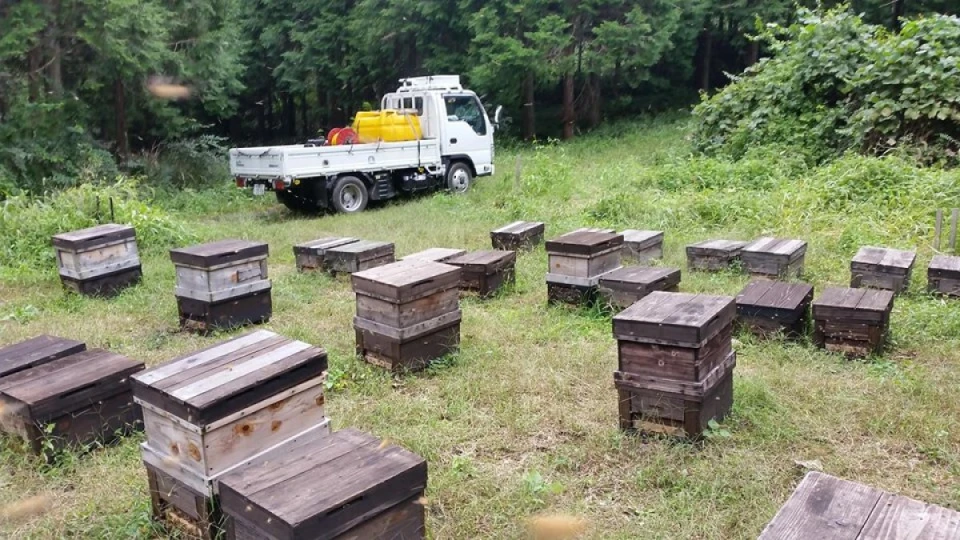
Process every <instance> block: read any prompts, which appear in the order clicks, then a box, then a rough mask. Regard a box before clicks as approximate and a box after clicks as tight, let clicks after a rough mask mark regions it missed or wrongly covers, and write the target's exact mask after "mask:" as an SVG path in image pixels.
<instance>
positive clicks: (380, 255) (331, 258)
mask: <svg viewBox="0 0 960 540" xmlns="http://www.w3.org/2000/svg"><path fill="white" fill-rule="evenodd" d="M393 261H394V247H393V243H391V242H376V241H373V240H360V241H359V242H352V243H350V244H344V245H342V246H337V247H335V248H331V249H328V250H327V256H326V269H327V270H328V271H329V272H330V273H332V274H334V275H336V274H338V273H346V274H352V273H354V272H361V271H363V270H367V269H370V268H376V267H378V266H383V265H385V264H390V263H392V262H393Z"/></svg>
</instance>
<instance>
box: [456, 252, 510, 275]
mask: <svg viewBox="0 0 960 540" xmlns="http://www.w3.org/2000/svg"><path fill="white" fill-rule="evenodd" d="M516 262H517V252H515V251H503V250H486V251H471V252H470V253H467V254H466V255H461V256H459V257H454V258H452V259H450V260H448V261H447V264H450V265H453V266H459V267H461V268H463V269H464V270H467V271H469V272H482V273H484V274H491V273H494V272H499V271H500V270H503V269H504V268H506V267H508V266H511V265H513V264H516Z"/></svg>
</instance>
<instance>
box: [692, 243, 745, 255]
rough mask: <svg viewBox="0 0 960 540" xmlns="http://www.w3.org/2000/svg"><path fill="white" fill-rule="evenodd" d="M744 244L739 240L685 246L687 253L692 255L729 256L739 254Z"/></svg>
mask: <svg viewBox="0 0 960 540" xmlns="http://www.w3.org/2000/svg"><path fill="white" fill-rule="evenodd" d="M746 245H747V243H746V242H742V241H740V240H705V241H703V242H697V243H696V244H690V245H689V246H687V253H688V254H693V255H729V254H731V253H739V252H740V251H741V250H742V249H743V247H744V246H746Z"/></svg>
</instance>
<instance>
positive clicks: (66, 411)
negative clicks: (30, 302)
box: [0, 336, 143, 454]
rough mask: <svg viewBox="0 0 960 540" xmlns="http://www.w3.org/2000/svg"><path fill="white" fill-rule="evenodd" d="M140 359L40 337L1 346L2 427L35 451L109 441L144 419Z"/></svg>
mask: <svg viewBox="0 0 960 540" xmlns="http://www.w3.org/2000/svg"><path fill="white" fill-rule="evenodd" d="M142 369H143V363H142V362H136V361H134V360H130V359H128V358H124V357H123V356H120V355H117V354H113V353H111V352H108V351H104V350H102V349H91V350H87V348H86V345H84V344H83V343H81V342H79V341H74V340H70V339H63V338H57V337H53V336H39V337H36V338H33V339H29V340H27V341H24V342H21V343H16V344H14V345H10V346H7V347H4V348H2V349H0V431H4V432H6V433H11V434H14V435H18V436H20V437H22V438H23V439H24V440H26V441H27V443H28V444H29V445H30V448H31V450H32V451H33V452H35V453H37V454H41V453H43V451H44V449H45V448H51V447H52V448H53V449H60V448H64V447H66V446H69V445H81V446H82V445H86V444H89V443H93V442H103V443H106V442H110V441H112V440H113V439H114V438H115V437H116V435H117V434H118V433H121V432H126V431H129V430H132V429H133V428H135V427H136V426H137V425H138V424H139V423H140V416H139V411H138V410H137V408H136V407H135V406H134V404H133V396H132V394H131V391H130V382H129V377H130V376H131V375H133V374H134V373H136V372H138V371H140V370H142Z"/></svg>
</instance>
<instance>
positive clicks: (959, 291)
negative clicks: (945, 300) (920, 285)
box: [927, 255, 960, 297]
mask: <svg viewBox="0 0 960 540" xmlns="http://www.w3.org/2000/svg"><path fill="white" fill-rule="evenodd" d="M927 289H928V290H929V291H930V292H932V293H939V294H945V295H947V296H956V297H960V257H951V256H949V255H935V256H934V257H933V260H932V261H930V266H929V267H928V268H927Z"/></svg>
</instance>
